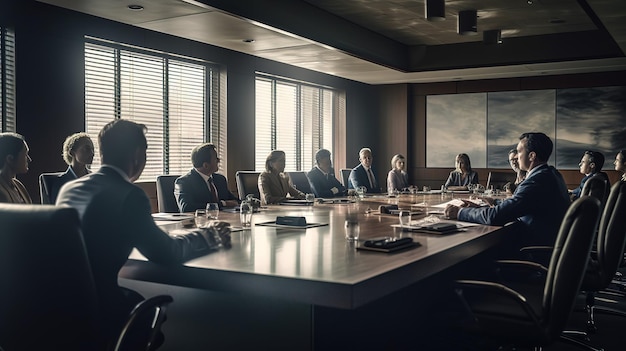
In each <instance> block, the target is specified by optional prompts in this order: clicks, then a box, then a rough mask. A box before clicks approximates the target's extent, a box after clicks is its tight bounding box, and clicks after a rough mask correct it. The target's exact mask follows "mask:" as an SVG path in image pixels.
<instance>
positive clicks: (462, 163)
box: [445, 154, 478, 190]
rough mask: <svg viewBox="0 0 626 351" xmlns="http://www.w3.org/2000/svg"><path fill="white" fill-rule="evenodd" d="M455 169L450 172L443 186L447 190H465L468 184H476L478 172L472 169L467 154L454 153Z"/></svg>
mask: <svg viewBox="0 0 626 351" xmlns="http://www.w3.org/2000/svg"><path fill="white" fill-rule="evenodd" d="M454 164H455V166H456V169H455V170H454V171H452V172H450V175H449V176H448V180H446V184H445V187H446V189H448V190H467V186H468V185H470V184H478V173H476V171H474V170H472V163H471V162H470V158H469V156H468V155H467V154H458V155H456V158H455V162H454Z"/></svg>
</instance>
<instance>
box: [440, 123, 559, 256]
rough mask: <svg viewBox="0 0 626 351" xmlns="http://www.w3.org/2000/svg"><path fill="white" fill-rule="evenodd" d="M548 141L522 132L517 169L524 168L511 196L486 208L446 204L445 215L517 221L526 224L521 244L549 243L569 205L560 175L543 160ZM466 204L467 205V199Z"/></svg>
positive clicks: (549, 148)
mask: <svg viewBox="0 0 626 351" xmlns="http://www.w3.org/2000/svg"><path fill="white" fill-rule="evenodd" d="M552 146H553V144H552V140H550V138H549V137H548V136H547V135H545V134H543V133H524V134H522V136H521V137H520V141H519V143H518V144H517V156H518V162H519V166H520V169H522V170H524V171H527V173H526V179H525V180H524V181H522V182H521V183H520V184H519V185H518V186H517V188H516V189H515V192H514V193H513V196H512V197H510V198H508V199H505V200H502V201H499V202H495V203H494V206H489V207H459V206H453V205H448V206H447V207H446V209H445V214H446V216H447V217H449V218H452V219H456V218H458V219H459V220H461V221H465V222H474V223H481V224H488V225H504V224H506V223H508V222H511V221H515V220H519V221H521V222H522V223H523V224H524V225H525V227H526V235H527V236H526V237H525V238H522V240H521V244H522V245H527V244H532V245H553V244H554V240H555V239H556V235H557V233H558V230H559V227H560V225H561V221H562V220H563V216H564V215H565V212H566V211H567V208H568V206H569V204H570V201H569V196H568V194H567V187H566V185H565V182H564V181H563V177H562V176H561V174H560V173H559V172H558V171H557V170H556V169H555V168H554V167H552V166H548V164H547V163H546V162H547V161H548V158H549V157H550V154H551V153H552ZM466 206H471V203H470V202H469V201H467V202H466Z"/></svg>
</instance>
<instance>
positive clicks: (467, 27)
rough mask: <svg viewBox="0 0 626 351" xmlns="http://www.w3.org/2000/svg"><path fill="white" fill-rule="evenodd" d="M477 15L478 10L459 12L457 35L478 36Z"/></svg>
mask: <svg viewBox="0 0 626 351" xmlns="http://www.w3.org/2000/svg"><path fill="white" fill-rule="evenodd" d="M477 18H478V16H477V14H476V10H465V11H459V18H458V21H457V33H459V34H461V35H476V34H478V26H477V24H476V23H477Z"/></svg>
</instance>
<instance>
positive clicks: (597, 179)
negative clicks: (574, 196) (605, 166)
mask: <svg viewBox="0 0 626 351" xmlns="http://www.w3.org/2000/svg"><path fill="white" fill-rule="evenodd" d="M610 191H611V184H610V183H609V179H608V178H606V176H605V175H604V174H596V175H594V176H592V177H591V178H589V179H587V181H586V182H585V185H583V190H582V191H581V194H580V195H581V196H584V195H588V196H592V197H595V198H596V199H598V200H600V210H604V204H605V203H606V200H607V198H608V197H609V193H610Z"/></svg>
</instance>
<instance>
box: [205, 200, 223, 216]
mask: <svg viewBox="0 0 626 351" xmlns="http://www.w3.org/2000/svg"><path fill="white" fill-rule="evenodd" d="M219 214H220V205H218V204H217V202H210V203H208V204H206V215H207V218H208V219H217V217H218V216H219Z"/></svg>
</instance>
